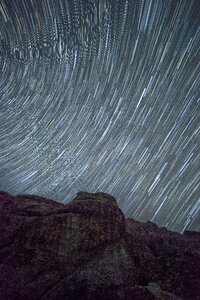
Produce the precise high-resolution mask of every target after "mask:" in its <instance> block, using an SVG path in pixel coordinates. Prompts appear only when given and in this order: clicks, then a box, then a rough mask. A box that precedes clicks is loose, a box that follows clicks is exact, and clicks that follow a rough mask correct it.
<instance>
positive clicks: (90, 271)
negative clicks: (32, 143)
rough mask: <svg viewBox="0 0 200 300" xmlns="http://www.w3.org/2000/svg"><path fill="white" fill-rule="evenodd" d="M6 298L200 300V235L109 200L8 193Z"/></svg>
mask: <svg viewBox="0 0 200 300" xmlns="http://www.w3.org/2000/svg"><path fill="white" fill-rule="evenodd" d="M0 299H1V300H3V299H5V300H8V299H9V300H10V299H14V300H15V299H20V300H23V299H24V300H25V299H26V300H29V299H34V300H36V299H43V300H51V299H52V300H54V299H55V300H58V299H60V300H61V299H67V300H70V299H85V300H86V299H88V300H94V299H95V300H96V299H99V300H100V299H102V300H103V299H104V300H112V299H113V300H114V299H115V300H117V299H124V300H129V299H130V300H132V299H136V300H140V299H141V300H145V299H187V300H190V299H191V300H193V299H200V233H197V232H189V231H187V232H185V233H184V234H183V235H181V234H178V233H176V232H171V231H168V230H167V229H166V228H159V227H158V226H157V225H155V224H154V223H151V222H147V223H142V222H138V221H135V220H133V219H125V217H124V215H123V213H122V211H121V210H120V209H119V208H118V206H117V201H116V200H115V198H114V197H112V196H110V195H108V194H105V193H95V194H92V193H86V192H79V193H78V194H77V197H76V198H75V199H74V200H73V201H72V202H71V203H69V204H66V205H64V204H62V203H57V202H55V201H53V200H49V199H46V198H42V197H39V196H33V195H18V196H12V195H9V194H8V193H5V192H0Z"/></svg>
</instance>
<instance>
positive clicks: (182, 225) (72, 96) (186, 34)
mask: <svg viewBox="0 0 200 300" xmlns="http://www.w3.org/2000/svg"><path fill="white" fill-rule="evenodd" d="M199 11H200V2H199V1H198V0H191V1H188V0H185V1H184V0H181V1H177V0H138V1H136V0H135V1H133V0H93V1H92V0H12V1H10V0H0V189H1V190H5V191H8V192H10V193H14V194H16V193H17V194H20V193H26V194H37V195H43V196H46V197H49V198H52V199H55V200H57V201H61V202H64V203H66V202H68V201H70V200H72V198H73V197H74V196H75V194H76V192H77V191H80V190H85V191H88V192H96V191H103V192H106V193H110V194H112V195H114V196H115V197H116V198H117V200H118V204H119V206H120V208H121V209H122V210H123V212H124V214H125V215H126V217H132V218H135V219H136V220H140V221H147V220H151V221H153V222H155V223H157V224H158V225H159V226H166V227H168V228H169V229H171V230H176V231H179V232H182V231H184V230H185V229H189V230H200V209H199V208H200V197H199V194H200V193H199V192H200V182H199V177H200V175H199V169H200V168H199V167H200V166H199V164H200V154H199V151H198V150H199V147H198V146H199V131H200V126H199V125H200V107H199V105H200V98H199V94H200V93H199V85H200V83H199V77H198V74H199V70H200V68H199V66H200V64H199V61H200V55H199V44H200V15H199Z"/></svg>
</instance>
